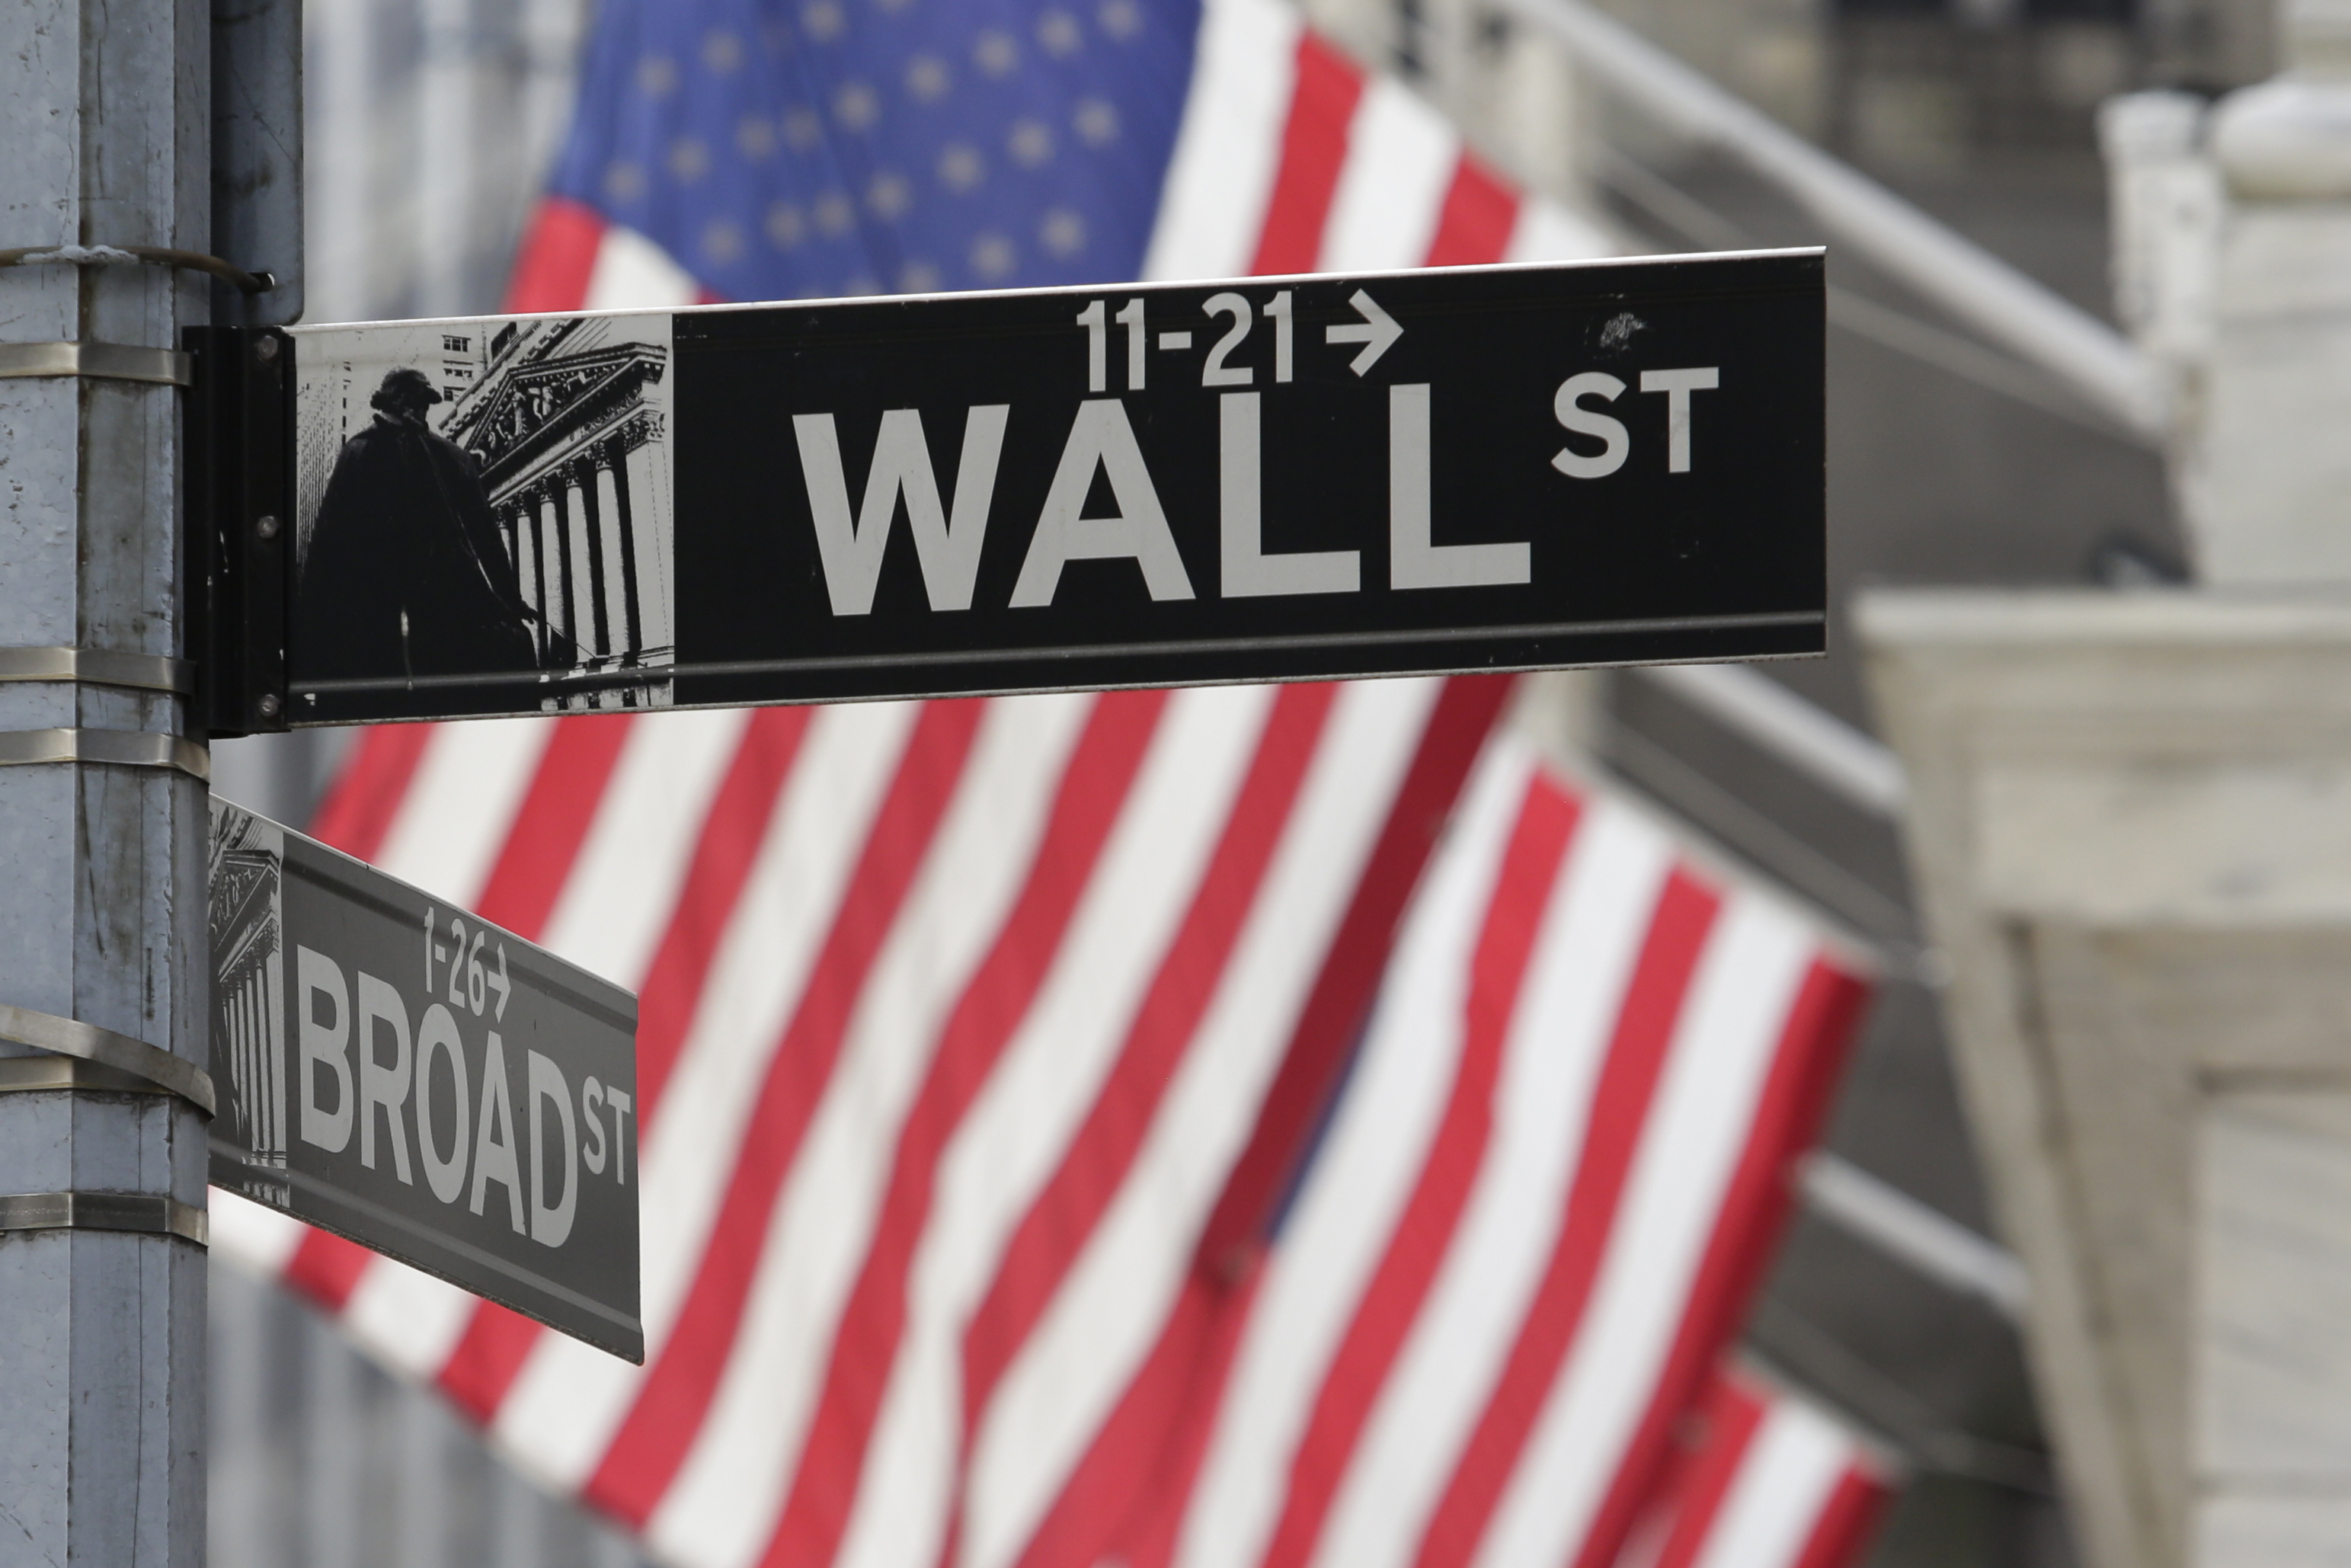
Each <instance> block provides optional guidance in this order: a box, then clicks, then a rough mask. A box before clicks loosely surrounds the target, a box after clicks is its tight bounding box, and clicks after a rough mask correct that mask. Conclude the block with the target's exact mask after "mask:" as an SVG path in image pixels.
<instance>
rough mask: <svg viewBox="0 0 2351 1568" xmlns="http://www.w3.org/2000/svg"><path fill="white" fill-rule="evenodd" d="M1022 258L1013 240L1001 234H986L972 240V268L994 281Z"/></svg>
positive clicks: (981, 275)
mask: <svg viewBox="0 0 2351 1568" xmlns="http://www.w3.org/2000/svg"><path fill="white" fill-rule="evenodd" d="M1019 260H1020V256H1019V252H1018V251H1016V250H1014V249H1013V248H1012V242H1011V241H1010V240H1008V239H1007V238H1005V237H1004V236H1003V235H1000V234H984V235H979V236H978V237H977V239H974V240H973V241H972V242H971V269H972V270H973V271H974V272H976V273H977V274H979V276H980V277H984V278H986V279H987V280H988V281H989V282H991V283H993V282H995V281H996V280H997V279H998V278H1000V277H1004V276H1005V275H1006V274H1008V273H1009V272H1010V271H1011V270H1012V269H1013V267H1015V266H1017V265H1018V264H1019Z"/></svg>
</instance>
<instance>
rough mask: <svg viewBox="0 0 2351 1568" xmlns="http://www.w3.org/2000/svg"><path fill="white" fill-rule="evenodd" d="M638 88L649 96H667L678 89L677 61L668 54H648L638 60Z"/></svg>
mask: <svg viewBox="0 0 2351 1568" xmlns="http://www.w3.org/2000/svg"><path fill="white" fill-rule="evenodd" d="M637 90H638V91H639V92H641V93H643V94H644V95H645V96H646V97H647V98H667V97H668V96H669V95H670V94H672V93H674V92H675V91H676V90H677V62H676V61H675V60H674V59H671V58H670V57H668V56H667V55H647V56H646V57H644V58H643V59H641V60H639V61H638V62H637Z"/></svg>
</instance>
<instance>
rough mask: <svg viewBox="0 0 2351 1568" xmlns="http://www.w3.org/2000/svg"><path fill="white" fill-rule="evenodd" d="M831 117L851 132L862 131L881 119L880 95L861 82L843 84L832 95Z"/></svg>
mask: <svg viewBox="0 0 2351 1568" xmlns="http://www.w3.org/2000/svg"><path fill="white" fill-rule="evenodd" d="M832 115H833V118H834V119H836V120H840V121H841V124H843V125H845V126H847V127H848V128H849V129H850V130H852V131H863V130H865V129H866V128H868V127H869V126H871V125H872V123H873V122H874V121H875V120H879V119H880V118H882V95H881V94H880V93H877V92H875V91H874V90H873V89H872V88H871V87H868V86H867V85H866V84H865V83H863V82H862V81H852V82H847V83H844V84H843V85H842V87H841V90H840V91H839V92H837V93H835V94H833V98H832Z"/></svg>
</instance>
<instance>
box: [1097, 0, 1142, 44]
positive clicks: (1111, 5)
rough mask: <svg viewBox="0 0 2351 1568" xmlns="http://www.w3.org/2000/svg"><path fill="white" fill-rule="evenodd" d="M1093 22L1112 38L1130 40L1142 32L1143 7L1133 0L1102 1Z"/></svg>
mask: <svg viewBox="0 0 2351 1568" xmlns="http://www.w3.org/2000/svg"><path fill="white" fill-rule="evenodd" d="M1094 20H1095V21H1097V22H1099V23H1101V24H1102V31H1103V32H1105V33H1108V34H1109V35H1110V36H1111V37H1113V38H1132V37H1134V35H1135V34H1137V33H1140V32H1141V31H1143V7H1142V6H1141V5H1137V4H1136V3H1135V0H1102V7H1101V9H1099V10H1097V11H1096V12H1095V13H1094Z"/></svg>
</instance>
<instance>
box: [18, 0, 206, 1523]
mask: <svg viewBox="0 0 2351 1568" xmlns="http://www.w3.org/2000/svg"><path fill="white" fill-rule="evenodd" d="M210 69H211V60H210V50H209V44H208V40H207V37H206V33H205V24H204V8H203V7H202V6H201V5H198V6H196V7H194V8H193V10H191V8H190V7H188V6H187V5H166V4H163V3H162V0H141V3H138V4H132V5H121V4H101V3H100V0H16V3H15V4H11V5H0V146H4V147H5V149H6V154H7V155H6V156H5V158H0V251H5V252H8V253H10V256H9V257H8V259H9V260H10V261H11V262H12V263H13V265H9V266H7V267H0V431H5V433H6V434H5V441H0V476H5V482H0V866H5V868H6V873H7V896H6V898H5V900H0V1035H5V1037H6V1039H5V1040H4V1041H0V1561H5V1562H10V1563H16V1562H24V1563H54V1564H68V1565H82V1564H88V1565H90V1568H97V1565H99V1564H122V1563H141V1564H147V1565H151V1568H196V1565H197V1564H200V1563H202V1562H203V1560H204V1452H203V1444H204V1354H205V1343H204V1341H205V1332H204V1331H205V1323H204V1317H205V1307H204V1301H205V1255H204V1247H203V1238H204V1176H205V1122H204V1105H205V1104H206V1103H208V1101H209V1082H208V1080H207V1079H206V1078H205V1077H204V1075H203V1074H202V1073H201V1072H200V1071H196V1070H197V1069H199V1068H200V1067H201V1065H202V1063H203V1061H204V1049H205V1031H204V1003H205V998H206V994H207V990H208V981H209V966H208V964H207V961H206V953H205V946H204V842H205V821H206V815H205V795H204V773H205V763H204V755H205V754H204V747H203V746H202V745H201V744H200V743H199V742H198V741H197V740H195V739H193V738H191V737H190V731H189V728H188V721H189V715H188V713H187V710H186V704H185V701H184V699H183V696H182V695H180V692H181V690H183V689H184V688H185V686H186V685H187V683H186V681H185V679H184V675H185V666H184V665H183V664H182V663H181V662H180V661H179V660H178V658H177V657H176V655H177V654H179V653H181V651H182V643H181V639H182V636H183V625H182V614H183V607H184V605H185V603H186V595H185V593H184V591H183V588H184V584H183V570H182V551H181V549H180V548H179V530H178V528H177V526H176V523H175V498H176V492H177V490H178V486H179V483H180V477H181V460H182V455H183V454H182V451H181V442H180V410H179V403H178V398H179V392H178V390H177V388H176V386H175V384H174V383H175V382H178V381H179V380H181V379H183V377H184V374H185V371H184V362H183V361H182V360H181V359H180V358H179V357H178V356H177V355H176V353H175V352H174V351H173V350H175V349H176V347H177V344H178V340H179V337H180V333H181V330H182V329H183V327H185V326H187V325H189V324H192V323H193V322H197V321H201V320H203V319H204V312H205V310H206V308H207V298H206V296H207V293H208V291H209V289H210V287H211V280H210V279H209V278H208V277H204V275H203V274H202V272H200V271H193V270H188V269H184V268H182V267H176V266H172V265H167V264H165V263H166V262H167V261H168V258H162V257H155V256H148V257H146V258H141V259H134V258H133V256H131V254H130V247H134V246H136V247H141V248H142V249H146V250H151V251H152V250H173V251H183V252H193V253H203V252H205V251H206V250H207V249H208V244H207V228H208V211H207V209H208V207H209V204H210V193H209V188H208V172H207V168H206V164H205V157H206V147H207V141H208V117H209V109H208V105H209V99H210V90H209V85H210V84H209V80H208V78H209V75H210ZM58 246H80V247H86V248H84V249H82V250H79V251H75V252H69V253H68V254H66V255H63V256H58V255H55V254H47V253H45V252H44V251H43V250H42V249H41V248H39V247H58ZM28 247H29V248H31V249H32V254H31V255H21V254H18V253H22V252H24V251H26V249H27V248H28ZM97 247H108V248H106V249H104V250H99V249H98V248H97Z"/></svg>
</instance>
